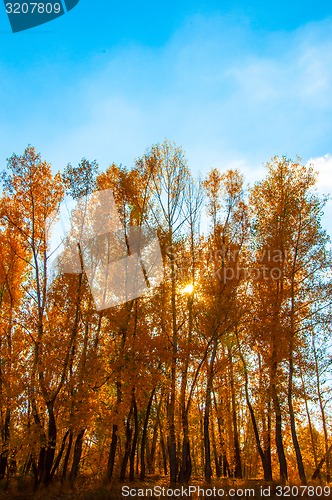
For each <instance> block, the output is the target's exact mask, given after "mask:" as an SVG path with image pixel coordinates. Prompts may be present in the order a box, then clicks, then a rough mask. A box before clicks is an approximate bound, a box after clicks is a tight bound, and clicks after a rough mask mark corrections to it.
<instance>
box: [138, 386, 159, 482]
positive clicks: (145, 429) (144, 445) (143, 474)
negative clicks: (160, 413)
mask: <svg viewBox="0 0 332 500" xmlns="http://www.w3.org/2000/svg"><path fill="white" fill-rule="evenodd" d="M155 391H156V389H155V388H154V389H153V390H152V393H151V396H150V399H149V402H148V406H147V408H146V413H145V419H144V426H143V433H142V441H141V474H140V480H141V481H144V479H145V450H146V440H147V434H148V424H149V418H150V412H151V407H152V401H153V398H154V393H155ZM154 435H156V433H155V434H154ZM151 454H152V450H151Z"/></svg>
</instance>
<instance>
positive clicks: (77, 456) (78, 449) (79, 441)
mask: <svg viewBox="0 0 332 500" xmlns="http://www.w3.org/2000/svg"><path fill="white" fill-rule="evenodd" d="M84 433H85V429H81V431H80V432H79V434H78V436H77V437H76V441H75V446H74V456H73V463H72V467H71V472H70V478H69V480H70V484H71V486H73V485H74V483H75V481H76V478H77V475H78V471H79V466H80V461H81V456H82V446H83V436H84Z"/></svg>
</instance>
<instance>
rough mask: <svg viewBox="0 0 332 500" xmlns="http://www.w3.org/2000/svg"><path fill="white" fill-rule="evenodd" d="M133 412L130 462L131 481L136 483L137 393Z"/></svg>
mask: <svg viewBox="0 0 332 500" xmlns="http://www.w3.org/2000/svg"><path fill="white" fill-rule="evenodd" d="M133 410H134V437H133V442H132V446H131V452H130V460H129V481H134V476H135V456H136V449H137V442H138V412H137V404H136V398H135V391H133Z"/></svg>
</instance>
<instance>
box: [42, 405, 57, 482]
mask: <svg viewBox="0 0 332 500" xmlns="http://www.w3.org/2000/svg"><path fill="white" fill-rule="evenodd" d="M53 405H54V403H53V401H48V402H47V411H48V443H47V449H46V457H45V480H44V482H45V485H46V486H47V485H48V484H49V483H50V481H51V479H52V476H51V470H52V465H53V460H54V455H55V447H56V437H57V428H56V422H55V416H54V406H53Z"/></svg>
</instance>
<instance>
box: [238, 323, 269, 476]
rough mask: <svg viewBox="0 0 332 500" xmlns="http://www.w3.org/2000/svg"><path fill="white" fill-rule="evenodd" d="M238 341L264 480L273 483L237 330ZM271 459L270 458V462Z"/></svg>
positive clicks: (247, 399) (248, 403)
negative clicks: (252, 401) (250, 393)
mask: <svg viewBox="0 0 332 500" xmlns="http://www.w3.org/2000/svg"><path fill="white" fill-rule="evenodd" d="M236 339H237V346H238V349H239V353H240V357H241V361H242V366H243V371H244V383H245V386H244V388H245V395H246V402H247V406H248V409H249V413H250V417H251V422H252V426H253V429H254V435H255V441H256V447H257V451H258V454H259V457H260V459H261V462H262V467H263V471H264V480H265V481H272V464H271V455H270V453H269V450H268V453H264V451H263V448H262V445H261V440H260V437H259V431H258V425H257V421H256V416H255V412H254V409H253V406H252V404H251V401H250V397H249V377H248V370H247V364H246V361H245V359H244V356H243V354H242V351H241V346H240V341H239V336H238V332H237V330H236ZM269 457H270V460H269Z"/></svg>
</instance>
